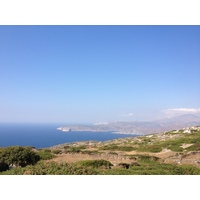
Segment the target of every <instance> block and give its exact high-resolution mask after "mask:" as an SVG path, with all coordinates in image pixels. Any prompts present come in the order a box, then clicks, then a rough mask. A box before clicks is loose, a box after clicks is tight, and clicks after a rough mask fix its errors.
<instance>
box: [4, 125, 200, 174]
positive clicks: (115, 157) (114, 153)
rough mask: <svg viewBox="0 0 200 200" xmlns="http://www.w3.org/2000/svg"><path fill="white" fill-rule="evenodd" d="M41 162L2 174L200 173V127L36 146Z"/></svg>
mask: <svg viewBox="0 0 200 200" xmlns="http://www.w3.org/2000/svg"><path fill="white" fill-rule="evenodd" d="M33 151H34V152H36V153H38V154H39V155H40V158H41V161H39V162H38V163H36V164H34V165H28V166H26V167H14V168H13V169H11V170H7V171H4V172H1V174H132V175H134V174H138V175H145V174H159V175H164V174H174V175H178V174H182V175H184V174H194V175H195V174H200V126H195V127H189V128H183V129H180V130H172V131H168V132H162V133H158V134H149V135H145V136H140V137H129V138H122V139H115V140H110V141H106V142H95V141H83V142H76V143H66V144H60V145H57V146H53V147H51V148H46V149H33Z"/></svg>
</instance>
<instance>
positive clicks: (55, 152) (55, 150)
mask: <svg viewBox="0 0 200 200" xmlns="http://www.w3.org/2000/svg"><path fill="white" fill-rule="evenodd" d="M51 152H52V153H53V154H59V153H61V152H62V151H61V150H60V149H54V150H52V151H51Z"/></svg>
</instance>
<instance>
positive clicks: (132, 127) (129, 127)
mask: <svg viewBox="0 0 200 200" xmlns="http://www.w3.org/2000/svg"><path fill="white" fill-rule="evenodd" d="M199 125H200V117H199V116H196V115H181V116H177V117H173V118H165V119H161V120H157V121H150V122H140V121H133V122H110V123H103V124H102V123H100V124H96V125H76V126H67V127H59V128H58V130H61V131H92V132H107V131H113V132H117V133H122V134H123V133H124V134H125V133H126V134H151V133H161V132H164V131H170V130H173V129H181V128H185V127H190V126H199Z"/></svg>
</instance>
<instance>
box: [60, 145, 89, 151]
mask: <svg viewBox="0 0 200 200" xmlns="http://www.w3.org/2000/svg"><path fill="white" fill-rule="evenodd" d="M85 148H86V147H85V146H77V147H75V146H65V147H64V149H65V152H66V153H80V152H81V150H83V149H85Z"/></svg>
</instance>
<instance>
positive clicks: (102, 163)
mask: <svg viewBox="0 0 200 200" xmlns="http://www.w3.org/2000/svg"><path fill="white" fill-rule="evenodd" d="M75 165H76V166H80V167H86V168H87V167H90V168H97V169H98V168H105V169H110V167H111V166H113V165H112V164H111V163H110V162H109V161H107V160H83V161H79V162H76V163H75Z"/></svg>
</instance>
